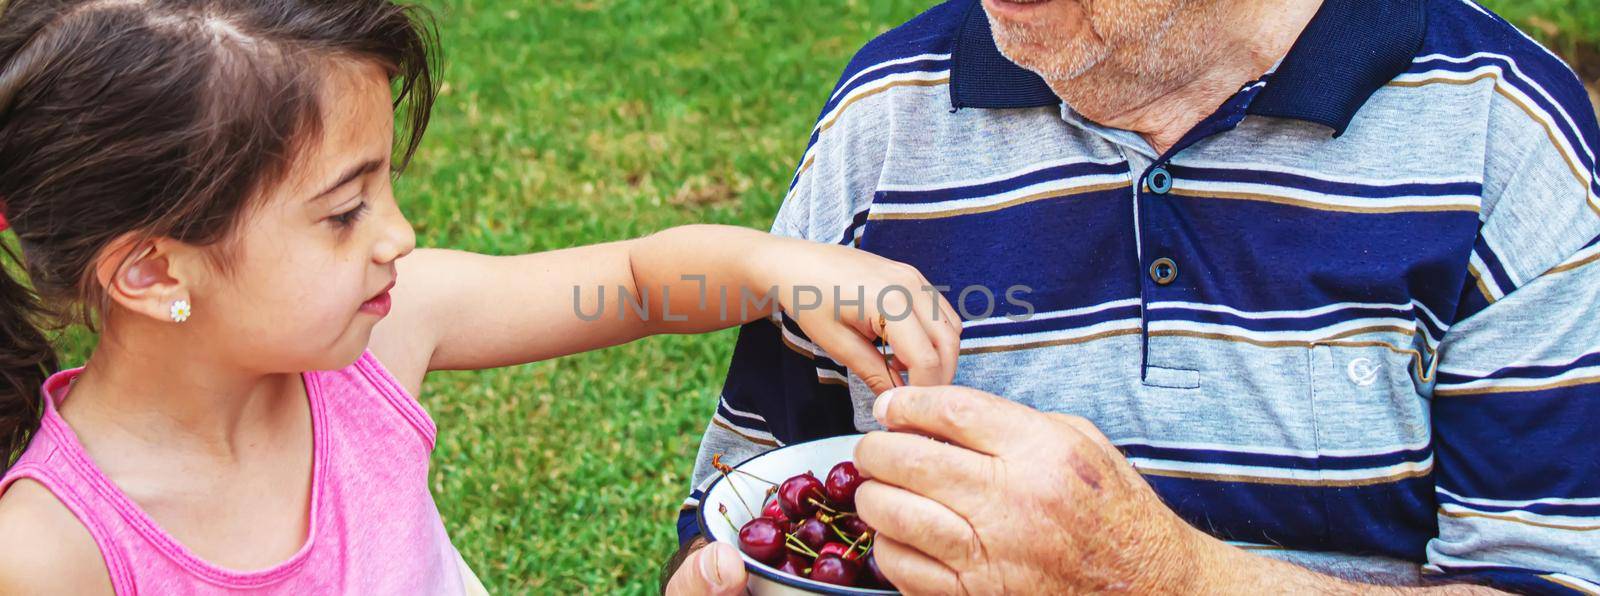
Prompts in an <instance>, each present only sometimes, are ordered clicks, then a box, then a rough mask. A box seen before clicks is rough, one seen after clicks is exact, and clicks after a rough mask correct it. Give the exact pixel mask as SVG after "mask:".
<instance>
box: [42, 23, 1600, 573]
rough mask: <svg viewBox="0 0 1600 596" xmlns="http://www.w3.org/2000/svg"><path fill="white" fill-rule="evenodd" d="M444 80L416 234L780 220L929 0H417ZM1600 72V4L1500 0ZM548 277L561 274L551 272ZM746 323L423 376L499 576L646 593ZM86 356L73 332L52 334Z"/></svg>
mask: <svg viewBox="0 0 1600 596" xmlns="http://www.w3.org/2000/svg"><path fill="white" fill-rule="evenodd" d="M422 3H423V4H424V5H427V6H429V7H431V8H432V9H433V11H434V13H435V15H436V16H437V18H438V21H439V25H440V29H441V33H442V37H443V48H444V68H443V77H442V80H443V82H444V83H443V96H442V97H441V100H440V102H439V105H438V109H437V111H436V113H435V115H434V119H433V126H432V128H431V129H430V130H429V131H428V138H427V140H426V141H425V142H424V144H423V148H422V151H421V154H420V155H419V156H418V158H417V160H416V163H415V164H414V165H413V169H412V170H411V171H410V172H408V173H407V174H406V176H405V177H403V178H402V179H401V180H400V182H399V189H398V194H399V196H400V200H401V205H402V207H403V208H405V210H406V212H407V214H408V215H409V216H410V217H411V219H412V222H413V223H414V224H415V225H416V228H417V232H418V236H419V244H421V245H423V246H444V247H454V248H461V249H466V250H473V251H480V252H489V253H499V254H509V253H524V252H531V251H542V250H550V249H557V248H563V247H568V246H573V245H578V244H590V243H596V242H602V241H609V240H617V239H623V238H630V237H635V236H640V235H644V234H648V233H650V232H653V231H656V230H660V229H662V228H665V227H669V226H673V225H678V224H686V223H696V222H712V223H723V224H734V225H742V226H748V227H754V228H760V229H766V228H767V227H768V224H769V223H770V222H771V219H772V217H773V215H774V214H775V213H776V211H777V208H778V204H779V202H780V201H781V200H782V197H783V191H784V189H785V188H786V187H787V184H788V181H789V177H790V174H791V173H792V171H793V168H794V165H795V163H796V161H797V159H798V158H799V156H800V153H801V151H802V150H803V149H804V148H805V142H806V138H807V136H808V134H809V132H810V129H811V126H812V124H813V121H814V120H815V118H816V114H817V111H818V110H819V109H820V108H821V106H822V103H823V100H824V99H825V98H826V96H827V94H828V93H829V92H830V91H831V89H832V88H833V84H834V82H835V80H836V79H837V77H838V74H839V72H840V71H841V70H842V68H843V66H844V64H845V62H846V61H847V60H848V59H849V58H850V56H851V54H853V53H854V52H855V50H856V49H857V48H859V47H860V46H861V45H862V44H863V43H865V42H866V41H867V40H868V39H871V38H872V37H873V36H875V35H877V34H878V33H880V32H882V31H884V30H887V29H889V28H891V27H893V26H895V25H897V24H899V23H901V22H903V21H905V20H907V19H909V18H911V17H912V16H914V15H916V14H917V13H919V12H921V11H923V10H925V9H927V8H928V7H929V6H932V5H933V4H934V2H933V0H873V1H866V0H764V1H762V2H749V3H744V2H728V1H711V0H676V1H673V2H659V1H656V2H651V1H639V0H631V1H629V0H424V1H423V2H422ZM1486 4H1487V5H1488V6H1489V7H1490V8H1492V9H1494V10H1496V11H1498V12H1500V13H1501V14H1503V15H1505V16H1506V17H1507V18H1509V19H1511V20H1512V21H1513V22H1515V23H1517V24H1518V25H1519V26H1520V27H1522V29H1523V30H1525V31H1527V32H1528V33H1529V34H1531V35H1533V36H1534V37H1535V38H1537V39H1539V40H1540V41H1542V42H1544V43H1545V44H1547V45H1548V46H1549V47H1550V48H1551V49H1553V50H1555V51H1556V52H1557V53H1559V54H1560V55H1562V56H1563V57H1565V58H1566V59H1567V61H1568V63H1569V64H1572V65H1574V66H1575V67H1576V68H1577V70H1578V71H1579V72H1580V73H1581V76H1582V78H1583V79H1584V80H1585V81H1586V82H1588V83H1590V94H1591V97H1594V93H1595V92H1594V89H1595V85H1596V84H1600V0H1493V1H1490V2H1487V3H1486ZM552 283H563V282H560V280H552ZM733 340H734V332H733V331H731V330H730V331H724V332H721V333H716V334H711V335H705V336H698V337H661V338H655V339H650V340H646V341H642V342H638V343H635V344H632V345H628V346H622V347H618V348H613V349H610V350H605V351H601V352H596V353H591V354H584V355H580V356H573V357H570V358H563V359H559V360H555V361H550V362H543V363H539V364H534V365H529V366H521V367H515V368H508V369H502V370H495V371H487V372H474V373H441V374H434V375H432V376H431V377H430V380H429V384H428V387H427V389H426V392H425V394H424V395H423V396H422V401H423V403H424V405H425V406H427V408H428V410H429V412H430V413H432V415H433V417H434V418H435V419H436V420H437V422H438V423H439V428H440V433H439V437H440V440H439V446H438V450H437V451H436V452H435V454H434V458H433V466H434V468H433V469H434V474H433V490H434V494H435V495H436V498H437V499H438V502H439V506H440V509H441V510H442V511H443V513H444V517H445V522H446V525H447V526H448V527H449V528H450V531H451V534H452V536H453V537H454V539H455V543H456V545H457V546H458V547H459V548H460V549H461V552H462V554H463V555H464V556H465V557H466V559H467V561H468V562H470V563H471V564H472V566H473V567H474V568H475V569H476V570H477V571H478V573H479V575H480V576H482V578H483V580H484V582H485V583H486V584H487V585H488V587H489V588H490V590H491V591H492V592H494V593H497V594H500V593H535V592H537V593H573V592H600V593H622V594H654V593H656V591H657V590H658V584H657V571H658V570H659V569H660V565H661V563H662V561H663V560H665V559H666V558H667V556H668V555H670V554H671V553H672V552H673V551H674V550H675V548H676V546H677V541H676V537H675V532H674V521H675V519H676V513H677V509H678V506H679V503H680V502H681V501H682V499H683V496H684V494H685V491H686V487H687V483H688V475H689V472H690V468H691V466H692V463H693V457H694V454H695V450H696V447H697V446H698V442H699V438H700V433H701V432H702V431H703V430H704V428H705V424H706V422H707V420H708V418H707V417H708V416H709V414H710V412H711V408H712V407H713V405H714V403H715V400H716V393H717V391H718V390H719V389H720V388H721V386H722V377H723V375H724V374H725V373H726V371H727V362H728V357H729V355H730V353H731V351H732V346H733ZM61 343H62V347H63V349H64V350H65V351H66V355H67V360H68V362H69V363H70V364H71V365H74V366H76V365H77V364H79V363H81V362H82V360H83V358H84V357H85V356H86V355H87V352H88V346H90V345H91V343H90V339H89V338H88V337H86V336H85V335H84V334H83V333H82V332H81V331H71V332H68V333H67V334H66V335H65V336H64V337H63V338H62V339H61Z"/></svg>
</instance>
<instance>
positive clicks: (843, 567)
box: [811, 554, 861, 586]
mask: <svg viewBox="0 0 1600 596" xmlns="http://www.w3.org/2000/svg"><path fill="white" fill-rule="evenodd" d="M860 571H861V567H860V566H859V565H858V564H857V563H856V562H855V561H848V560H845V559H843V558H841V557H840V556H839V555H833V554H826V555H822V556H820V557H817V562H816V563H813V564H812V565H811V579H813V580H816V581H819V582H822V583H825V584H833V585H836V586H854V585H856V576H857V575H858V574H859V573H860Z"/></svg>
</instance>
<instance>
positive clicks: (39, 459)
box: [0, 375, 138, 594]
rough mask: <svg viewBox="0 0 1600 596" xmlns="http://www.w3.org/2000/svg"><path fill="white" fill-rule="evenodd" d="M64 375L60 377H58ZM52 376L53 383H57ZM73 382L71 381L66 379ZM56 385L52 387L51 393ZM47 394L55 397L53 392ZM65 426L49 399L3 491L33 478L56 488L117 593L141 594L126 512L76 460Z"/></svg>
mask: <svg viewBox="0 0 1600 596" xmlns="http://www.w3.org/2000/svg"><path fill="white" fill-rule="evenodd" d="M57 377H59V375H58V376H57ZM57 377H52V378H51V381H52V382H54V381H57V380H58V378H57ZM65 380H66V381H70V379H65ZM49 389H50V385H49V384H47V385H46V391H48V390H49ZM46 395H49V394H48V393H47V394H46ZM64 426H65V425H64V424H63V423H62V422H61V418H60V416H59V415H58V414H56V413H55V404H54V403H52V402H51V401H50V400H49V399H48V398H47V399H46V400H45V416H44V418H43V420H42V421H41V424H40V428H39V431H38V432H37V433H35V434H34V437H33V440H32V442H31V443H30V444H29V446H28V450H27V451H26V452H24V453H23V454H22V457H21V458H19V459H18V460H17V463H16V465H14V466H12V467H11V469H10V470H7V471H6V474H5V476H4V477H3V478H0V494H5V492H6V491H7V490H9V489H10V488H11V486H12V485H14V484H15V483H16V482H17V481H20V480H31V481H33V482H36V483H38V484H39V485H40V486H42V487H44V489H45V490H48V491H50V494H52V495H54V496H55V498H56V500H57V501H59V502H60V503H61V505H62V506H63V507H66V508H67V510H68V511H69V512H71V513H72V515H73V517H76V518H78V521H80V522H81V523H83V526H84V529H86V530H88V531H89V536H90V538H92V539H93V540H94V543H95V545H96V546H97V547H99V549H100V557H101V559H102V560H104V561H105V565H106V573H107V574H108V575H109V576H110V578H111V587H112V589H113V590H114V591H115V592H116V593H117V594H136V593H138V590H137V589H136V587H135V586H136V584H135V582H134V578H133V570H132V565H131V563H130V560H131V559H132V555H131V553H129V552H127V551H128V548H127V547H128V544H127V538H128V536H126V532H125V528H124V527H123V526H122V524H119V523H117V521H118V520H120V514H119V513H118V512H117V510H116V507H115V506H113V505H111V504H110V503H108V502H107V501H106V500H105V499H103V498H101V496H100V495H99V494H98V493H97V492H96V490H95V487H94V482H93V481H92V480H91V479H89V478H86V477H85V476H84V474H83V473H82V467H81V462H79V461H76V460H77V458H76V457H74V456H75V455H76V454H75V453H74V452H73V449H74V447H75V445H76V443H77V441H76V440H71V441H64V440H63V439H64V438H66V437H63V436H62V430H63V427H64Z"/></svg>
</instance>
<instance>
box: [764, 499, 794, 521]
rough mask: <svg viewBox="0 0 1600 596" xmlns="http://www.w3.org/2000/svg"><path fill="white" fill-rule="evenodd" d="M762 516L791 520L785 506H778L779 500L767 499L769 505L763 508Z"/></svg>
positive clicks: (778, 519)
mask: <svg viewBox="0 0 1600 596" xmlns="http://www.w3.org/2000/svg"><path fill="white" fill-rule="evenodd" d="M761 517H766V518H771V519H774V520H777V521H781V522H787V521H789V515H788V514H786V513H784V512H783V507H780V506H778V500H777V499H773V500H771V501H767V506H766V507H763V508H761Z"/></svg>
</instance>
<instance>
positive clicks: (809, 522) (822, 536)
mask: <svg viewBox="0 0 1600 596" xmlns="http://www.w3.org/2000/svg"><path fill="white" fill-rule="evenodd" d="M828 534H829V532H828V524H825V523H822V520H819V519H817V518H815V517H812V518H807V519H806V520H805V521H802V522H800V523H799V524H798V525H796V526H795V527H794V537H795V538H799V539H800V541H801V542H804V543H805V545H806V548H809V549H811V550H817V549H819V548H822V545H824V544H827V542H828Z"/></svg>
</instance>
